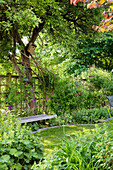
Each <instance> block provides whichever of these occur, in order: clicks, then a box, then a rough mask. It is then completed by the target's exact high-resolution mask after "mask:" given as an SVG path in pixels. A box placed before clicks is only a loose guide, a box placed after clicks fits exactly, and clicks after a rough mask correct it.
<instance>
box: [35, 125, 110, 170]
mask: <svg viewBox="0 0 113 170" xmlns="http://www.w3.org/2000/svg"><path fill="white" fill-rule="evenodd" d="M112 147H113V126H112V125H111V127H110V128H108V126H107V125H104V126H102V127H99V126H97V125H96V127H95V129H94V130H91V131H90V132H89V131H88V132H87V133H86V132H85V130H84V132H83V133H79V134H76V136H73V138H72V137H71V136H70V139H69V135H68V138H67V136H66V138H65V139H64V140H63V141H62V144H60V145H59V146H58V149H57V150H55V151H53V152H52V155H51V156H50V155H49V156H46V157H45V160H44V161H43V163H40V164H39V165H36V164H35V165H34V166H33V169H34V170H36V169H40V170H43V169H45V170H52V169H56V170H61V169H66V170H70V169H73V170H74V169H79V170H80V169H82V170H85V169H87V170H89V169H91V170H94V169H103V170H108V169H112V168H113V164H112V162H113V152H112Z"/></svg>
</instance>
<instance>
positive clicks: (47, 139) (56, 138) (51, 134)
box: [35, 125, 95, 154]
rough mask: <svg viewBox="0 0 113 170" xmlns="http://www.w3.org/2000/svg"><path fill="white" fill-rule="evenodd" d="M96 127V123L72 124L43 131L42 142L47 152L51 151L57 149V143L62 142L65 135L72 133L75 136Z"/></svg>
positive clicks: (41, 133)
mask: <svg viewBox="0 0 113 170" xmlns="http://www.w3.org/2000/svg"><path fill="white" fill-rule="evenodd" d="M94 128H95V125H72V126H65V127H56V128H51V129H47V130H44V131H41V132H40V135H41V137H42V142H43V145H44V148H45V149H44V152H45V154H48V153H50V152H51V151H52V150H53V149H57V145H58V144H60V142H61V141H62V139H64V138H65V136H68V135H71V136H72V137H74V136H75V135H76V134H77V133H80V132H82V131H83V130H84V131H85V132H86V133H88V132H89V131H90V130H93V129H94ZM35 135H37V134H35Z"/></svg>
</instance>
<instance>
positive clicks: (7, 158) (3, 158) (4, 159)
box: [0, 155, 10, 163]
mask: <svg viewBox="0 0 113 170" xmlns="http://www.w3.org/2000/svg"><path fill="white" fill-rule="evenodd" d="M9 160H10V156H9V155H2V156H1V157H0V162H1V163H5V162H8V161H9Z"/></svg>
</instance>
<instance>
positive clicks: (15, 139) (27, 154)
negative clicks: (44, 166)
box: [0, 112, 43, 170]
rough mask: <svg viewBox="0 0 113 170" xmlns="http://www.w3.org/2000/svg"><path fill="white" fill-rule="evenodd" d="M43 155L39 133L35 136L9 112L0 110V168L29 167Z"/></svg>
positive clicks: (19, 169)
mask: <svg viewBox="0 0 113 170" xmlns="http://www.w3.org/2000/svg"><path fill="white" fill-rule="evenodd" d="M42 156H43V145H42V144H41V140H40V137H39V135H38V136H37V137H35V136H34V135H33V134H31V130H30V129H29V128H28V127H27V126H26V125H24V126H22V127H21V123H19V122H18V121H17V119H16V118H15V117H14V115H12V114H11V113H10V112H7V113H2V112H0V169H1V170H2V169H3V170H4V169H5V170H7V169H12V170H13V169H17V170H21V169H25V170H27V169H30V167H31V166H32V165H33V163H34V161H35V162H37V163H38V162H39V160H40V159H41V158H42Z"/></svg>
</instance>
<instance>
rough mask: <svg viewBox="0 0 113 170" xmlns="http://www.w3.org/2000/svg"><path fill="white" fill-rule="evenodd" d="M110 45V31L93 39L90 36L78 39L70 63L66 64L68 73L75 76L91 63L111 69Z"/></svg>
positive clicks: (111, 50)
mask: <svg viewBox="0 0 113 170" xmlns="http://www.w3.org/2000/svg"><path fill="white" fill-rule="evenodd" d="M112 46H113V38H112V33H111V34H108V33H106V34H101V35H100V36H99V37H97V38H95V39H93V38H90V37H86V38H85V39H82V40H81V39H79V40H78V41H77V43H76V47H75V53H74V54H73V55H72V58H71V62H70V65H69V66H67V71H68V73H70V74H72V73H74V74H75V76H76V75H78V74H80V73H81V72H82V71H83V70H86V69H87V67H88V65H92V64H95V65H96V67H98V68H103V69H106V70H109V71H111V70H112V68H113V58H112V53H113V48H112Z"/></svg>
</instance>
